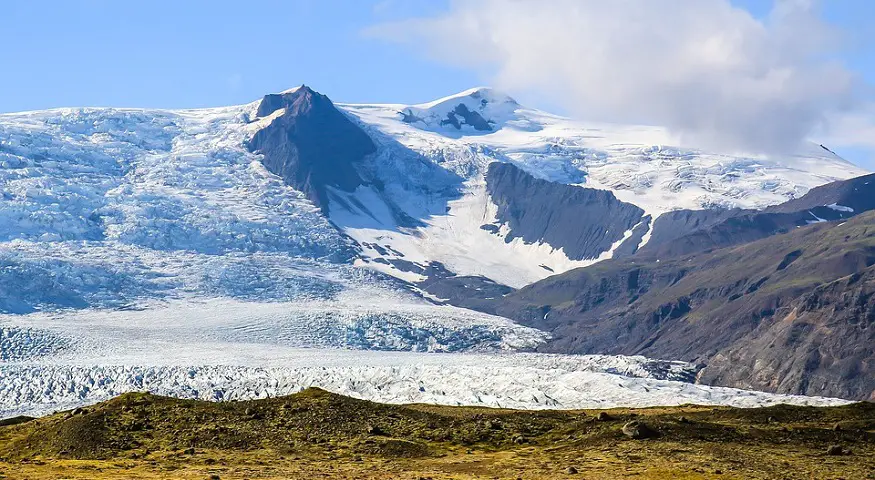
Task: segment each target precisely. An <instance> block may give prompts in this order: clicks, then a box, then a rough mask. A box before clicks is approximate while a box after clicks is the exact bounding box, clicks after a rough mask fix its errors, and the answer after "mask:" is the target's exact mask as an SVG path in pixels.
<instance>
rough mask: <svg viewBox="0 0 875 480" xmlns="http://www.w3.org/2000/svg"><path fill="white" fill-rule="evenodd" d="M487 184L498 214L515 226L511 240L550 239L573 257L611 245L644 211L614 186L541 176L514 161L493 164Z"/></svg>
mask: <svg viewBox="0 0 875 480" xmlns="http://www.w3.org/2000/svg"><path fill="white" fill-rule="evenodd" d="M486 189H487V191H488V192H489V195H490V196H491V197H492V200H493V201H494V202H495V204H496V205H498V220H499V221H500V222H501V223H504V224H507V226H508V227H510V233H509V234H508V236H507V240H508V241H511V240H513V239H514V238H522V239H523V240H524V241H525V242H527V243H537V242H545V243H548V244H550V245H551V246H553V247H554V248H562V249H563V250H564V251H565V254H566V255H567V256H568V257H569V258H571V259H573V260H582V259H587V258H596V257H598V256H599V255H601V254H602V253H603V252H606V251H608V250H610V249H611V247H612V246H613V244H614V243H616V242H617V241H619V240H622V239H623V238H624V236H625V234H626V232H627V231H629V230H631V229H633V228H634V227H635V226H636V225H638V224H639V223H641V222H642V217H643V216H644V210H642V209H640V208H638V207H637V206H635V205H632V204H629V203H624V202H621V201H619V200H617V198H616V197H615V196H614V194H613V193H611V192H609V191H606V190H596V189H592V188H582V187H577V186H573V185H565V184H561V183H554V182H549V181H546V180H540V179H538V178H535V177H533V176H531V175H529V174H528V173H526V172H524V171H523V170H521V169H520V168H518V167H516V166H514V165H512V164H509V163H493V164H491V165H489V169H488V171H487V174H486ZM641 235H643V232H642V233H641ZM633 237H634V235H633ZM630 240H631V239H630ZM638 240H639V241H640V236H639V238H638ZM635 246H636V247H637V243H635Z"/></svg>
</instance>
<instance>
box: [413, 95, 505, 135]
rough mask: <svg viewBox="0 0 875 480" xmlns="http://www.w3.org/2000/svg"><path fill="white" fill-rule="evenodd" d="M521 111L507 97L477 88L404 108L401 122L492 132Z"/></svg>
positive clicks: (431, 126) (421, 125)
mask: <svg viewBox="0 0 875 480" xmlns="http://www.w3.org/2000/svg"><path fill="white" fill-rule="evenodd" d="M519 108H521V107H520V104H518V103H517V102H516V100H514V99H513V98H511V97H510V96H509V95H506V94H504V93H501V92H499V91H497V90H494V89H492V88H488V87H477V88H472V89H469V90H465V91H464V92H461V93H457V94H455V95H450V96H448V97H444V98H440V99H437V100H435V101H432V102H427V103H421V104H419V105H411V106H407V107H404V108H403V109H402V110H401V112H400V114H401V121H403V122H404V123H409V124H412V125H415V126H420V127H423V128H426V129H438V130H441V129H450V130H456V131H464V132H467V133H469V134H470V133H476V132H492V131H495V130H497V129H499V128H501V127H502V126H503V125H504V123H506V122H507V121H510V120H513V119H515V118H516V115H515V113H516V110H517V109H519Z"/></svg>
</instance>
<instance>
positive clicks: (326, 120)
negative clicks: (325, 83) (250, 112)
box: [249, 86, 376, 211]
mask: <svg viewBox="0 0 875 480" xmlns="http://www.w3.org/2000/svg"><path fill="white" fill-rule="evenodd" d="M280 109H282V110H283V113H282V114H280V115H278V116H277V117H276V118H274V119H273V120H272V121H271V122H270V124H269V125H267V126H266V127H264V128H263V129H261V130H259V131H258V132H257V133H256V134H255V135H254V136H253V137H252V139H251V140H250V142H249V149H250V151H252V152H255V153H260V154H262V155H264V158H263V159H262V163H264V166H265V167H266V168H267V169H268V170H269V171H270V172H271V173H274V174H277V175H279V176H281V177H282V178H283V180H285V182H286V183H287V184H289V185H291V186H293V187H295V189H297V190H300V191H302V192H304V194H306V195H307V197H308V198H309V199H310V200H311V201H313V203H315V204H316V205H317V206H319V207H321V208H322V210H323V211H326V210H327V207H328V197H327V195H328V191H327V187H334V188H339V189H341V190H346V191H352V190H355V188H356V187H358V186H359V185H361V184H362V183H363V181H362V179H361V178H360V177H359V174H358V172H357V171H356V164H357V163H358V162H359V161H361V160H362V158H363V157H364V156H366V155H368V154H371V153H373V152H375V151H376V146H375V145H374V143H373V142H372V141H371V139H370V137H368V135H367V133H365V132H364V131H363V130H362V129H361V128H359V127H358V126H357V125H356V124H354V123H353V122H352V121H350V120H349V119H348V118H347V117H346V115H344V114H343V113H341V112H340V111H339V110H337V108H335V107H334V104H332V103H331V100H329V99H328V97H326V96H324V95H321V94H319V93H317V92H314V91H313V90H311V89H310V88H309V87H306V86H301V87H300V88H298V89H297V90H294V91H291V92H288V93H283V94H274V95H267V96H265V97H264V99H263V100H262V101H261V104H260V105H259V107H258V112H257V116H258V117H266V116H269V115H272V114H275V113H276V111H277V110H280Z"/></svg>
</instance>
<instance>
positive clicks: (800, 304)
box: [701, 267, 875, 400]
mask: <svg viewBox="0 0 875 480" xmlns="http://www.w3.org/2000/svg"><path fill="white" fill-rule="evenodd" d="M873 359H875V268H871V267H870V268H867V269H865V270H863V271H862V272H860V273H855V274H853V275H850V276H847V277H843V278H840V279H838V280H836V281H834V282H831V283H828V284H826V285H823V286H821V287H818V288H816V289H815V290H814V291H812V292H810V293H807V294H805V295H802V296H801V297H799V298H797V299H795V300H794V301H793V302H791V303H790V304H789V305H787V306H786V307H783V308H781V309H780V310H779V311H778V312H776V314H775V315H774V316H773V317H772V318H770V319H769V320H768V321H764V322H763V323H762V324H760V326H759V327H758V328H757V329H755V330H754V331H752V332H751V333H750V334H749V335H747V336H746V337H744V338H742V339H741V340H740V341H738V342H736V344H734V345H733V346H731V347H729V348H728V349H726V350H724V351H722V352H720V353H719V354H718V355H716V356H715V357H714V358H713V359H711V360H710V362H709V364H708V367H707V368H705V369H704V370H703V371H702V374H701V379H702V380H703V381H705V382H713V383H720V384H730V385H745V386H747V387H749V388H755V389H769V390H774V391H788V392H795V393H802V394H805V395H824V394H830V393H834V392H841V393H843V394H844V395H846V396H849V397H850V398H856V399H866V400H875V375H873V374H872V373H873V366H872V363H873Z"/></svg>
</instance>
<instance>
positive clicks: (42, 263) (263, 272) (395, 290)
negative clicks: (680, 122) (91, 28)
mask: <svg viewBox="0 0 875 480" xmlns="http://www.w3.org/2000/svg"><path fill="white" fill-rule="evenodd" d="M862 173H864V172H863V171H862V170H860V169H859V168H857V167H855V166H854V165H852V164H850V163H848V162H846V161H844V160H842V159H841V158H839V157H837V156H836V155H834V154H832V153H831V152H829V151H828V150H826V149H825V148H823V147H820V146H817V145H811V146H809V147H807V149H806V150H805V151H803V152H794V153H788V154H787V155H783V156H770V157H756V156H744V155H735V156H733V155H724V154H716V153H709V152H707V151H703V150H700V149H695V148H689V147H683V148H682V147H679V146H677V145H676V142H674V141H673V140H672V138H671V137H670V136H669V135H668V133H667V132H666V131H665V130H662V129H659V128H650V127H624V126H616V125H590V124H586V123H581V122H577V121H574V120H570V119H567V118H563V117H559V116H555V115H551V114H548V113H545V112H541V111H537V110H533V109H529V108H526V107H523V106H521V105H519V104H518V103H517V102H516V101H515V100H513V99H512V98H510V97H508V96H507V95H504V94H501V93H498V92H495V91H493V90H491V89H485V88H478V89H473V90H469V91H466V92H463V93H461V94H458V95H453V96H450V97H446V98H443V99H440V100H437V101H434V102H430V103H425V104H420V105H358V104H355V105H354V104H340V105H335V104H334V103H332V102H331V101H330V100H329V99H328V98H327V97H325V96H323V95H321V94H319V93H317V92H315V91H313V90H312V89H310V88H308V87H304V86H302V87H300V88H295V89H291V90H288V91H285V92H282V93H279V94H271V95H267V96H265V97H264V98H263V99H260V100H258V101H255V102H252V103H250V104H246V105H239V106H231V107H223V108H212V109H201V110H142V109H113V108H78V109H56V110H48V111H39V112H23V113H15V114H2V115H0V194H2V199H0V286H2V288H0V370H2V372H3V375H2V378H3V380H2V381H0V409H2V410H5V411H7V412H14V411H42V410H40V409H45V408H48V407H47V406H46V405H68V404H72V403H77V402H78V403H83V402H90V401H96V400H100V399H103V398H105V397H106V396H108V395H111V394H113V393H118V392H121V391H126V390H131V389H137V388H153V389H156V391H160V392H162V393H174V394H179V395H184V396H196V397H204V398H206V397H208V396H209V395H211V393H209V392H213V391H219V392H225V393H228V392H236V393H233V396H234V397H235V398H250V397H258V396H264V395H269V394H272V393H276V392H291V391H294V390H295V389H298V388H300V387H302V386H307V385H317V384H318V385H324V386H329V387H332V388H334V389H335V390H339V391H343V392H347V393H354V394H357V395H359V396H362V397H364V398H373V399H376V400H390V401H408V400H409V401H440V402H442V403H469V404H484V405H515V406H521V407H527V408H528V407H533V408H543V407H545V406H565V407H568V406H583V405H617V404H630V405H633V404H657V403H665V402H666V398H669V397H671V398H675V399H678V401H680V400H681V399H682V400H683V401H690V402H693V401H700V402H704V403H732V402H735V404H744V405H747V404H751V405H753V404H767V403H771V402H774V401H779V400H780V401H793V402H796V403H806V402H809V401H814V402H821V403H822V402H826V403H830V402H834V400H823V399H821V400H816V401H815V400H808V399H804V398H789V399H784V398H783V397H774V396H768V395H765V394H756V395H753V396H752V397H749V398H747V397H745V398H747V400H744V401H741V400H738V399H739V398H742V397H744V395H745V394H744V393H742V392H739V391H729V390H725V391H724V390H715V389H710V388H709V387H695V388H692V387H689V386H686V384H677V382H669V383H659V382H662V381H664V380H677V378H674V377H671V376H670V375H668V374H665V372H662V373H660V372H656V373H653V374H652V375H651V376H652V378H650V379H649V380H648V381H647V382H642V381H637V380H636V381H630V382H626V383H623V382H621V383H620V388H619V390H617V389H616V388H614V386H613V385H615V384H616V382H617V374H624V375H626V376H628V372H626V370H628V369H629V368H632V367H630V365H632V366H634V365H638V364H640V363H641V362H645V360H641V359H639V360H617V359H616V358H615V357H605V358H602V359H599V360H597V361H595V363H597V364H599V365H603V366H604V365H607V367H604V368H601V367H599V368H595V367H593V368H592V369H590V370H594V371H595V372H596V373H597V375H596V377H597V378H589V377H586V378H583V377H578V371H579V370H580V369H585V368H590V367H580V366H579V365H578V366H572V367H568V368H565V367H563V369H564V370H563V369H559V370H557V369H556V367H555V363H556V362H560V363H561V362H566V361H567V362H572V363H573V362H577V361H578V359H576V358H577V357H574V358H571V357H568V358H564V357H556V358H558V360H557V359H551V360H549V361H544V362H543V364H542V366H529V367H525V368H522V367H520V365H519V362H520V361H518V360H516V359H515V358H516V357H514V356H513V355H510V356H508V357H500V359H499V357H495V356H490V357H476V359H475V360H471V361H470V362H468V363H465V364H464V365H462V366H459V367H458V368H456V369H455V370H453V369H450V370H446V369H445V370H443V371H444V372H445V373H446V374H447V375H451V376H452V377H453V378H456V379H457V380H454V382H455V383H453V384H452V385H449V384H448V385H447V386H446V388H445V392H443V393H441V394H440V395H439V394H437V393H432V392H433V391H435V390H436V389H438V387H439V386H440V385H438V383H439V382H438V380H436V379H437V378H438V377H437V376H436V375H437V374H436V373H435V371H436V370H433V369H429V368H425V367H423V366H422V365H423V362H424V360H423V358H426V357H416V358H414V360H413V361H412V364H411V360H409V358H410V357H404V358H403V359H401V360H399V361H398V362H395V363H391V362H390V364H388V365H384V364H381V363H380V362H379V361H377V362H376V364H374V361H375V358H376V357H373V356H372V357H368V361H369V362H371V363H370V364H359V363H358V357H357V358H356V359H353V360H352V361H351V362H353V363H354V364H355V366H356V369H347V370H344V372H345V373H343V374H341V373H337V372H327V373H326V372H325V371H322V372H321V373H318V374H317V373H314V372H317V370H318V367H319V366H320V364H319V363H318V362H316V363H315V364H312V363H309V364H307V369H305V370H299V369H292V370H289V369H285V370H283V369H279V370H275V371H274V370H271V371H267V370H264V369H261V367H262V366H263V365H265V364H266V362H268V360H269V359H276V358H280V359H282V358H286V357H288V356H289V355H292V356H294V355H303V356H308V355H311V354H313V352H319V351H321V350H314V349H325V348H328V349H336V348H345V349H371V350H382V351H386V350H407V351H417V352H478V353H483V352H495V351H504V352H507V351H519V350H527V349H532V348H534V347H536V346H538V345H540V344H542V343H543V342H545V341H546V340H547V337H548V334H546V333H545V332H543V331H540V330H537V329H534V328H528V327H524V326H522V325H519V324H517V323H514V322H512V321H510V320H508V319H506V318H502V317H498V316H494V315H489V314H485V313H478V312H473V311H470V310H466V309H463V308H458V307H452V306H448V305H443V304H441V303H442V302H441V298H439V297H440V296H439V295H437V296H436V295H435V294H433V293H428V292H429V291H431V290H429V289H428V288H427V285H428V283H429V282H435V281H441V280H443V279H451V278H466V279H469V280H471V282H473V283H466V284H464V285H462V286H461V287H459V288H466V289H472V290H477V291H478V292H479V294H480V295H481V296H483V297H489V296H496V297H500V296H502V295H505V294H506V293H507V292H508V291H510V290H511V287H521V286H523V285H526V284H529V283H531V282H534V281H536V280H539V279H543V278H545V277H547V276H550V275H553V274H557V273H561V272H564V271H566V270H569V269H571V268H574V267H578V266H584V265H588V264H591V263H593V262H596V261H598V260H603V259H607V258H611V257H615V256H622V255H629V254H631V253H634V252H635V251H636V250H637V249H639V248H640V247H641V246H643V245H645V244H646V243H647V242H648V241H649V239H650V236H651V234H652V231H653V225H654V222H655V219H656V218H657V217H658V216H659V215H662V214H664V213H665V212H668V211H672V210H675V209H681V208H685V209H702V208H706V207H713V206H727V207H729V206H732V207H745V208H761V207H765V206H768V205H773V204H777V203H781V202H783V201H786V200H788V199H790V198H795V197H799V196H801V195H802V194H804V193H805V192H807V191H808V190H809V189H811V188H812V187H815V186H817V185H821V184H824V183H828V182H831V181H833V180H837V179H844V178H849V177H853V176H857V175H860V174H862ZM301 348H304V349H309V350H305V351H304V353H300V352H298V349H301ZM330 351H331V352H336V350H330ZM290 352H291V353H290ZM295 352H297V353H295ZM331 355H334V353H332V354H331ZM399 358H400V357H399ZM429 358H431V357H429ZM447 358H453V359H455V358H456V357H441V360H439V363H446V362H447V361H450V362H454V361H456V360H447ZM464 358H474V357H464ZM563 358H564V360H563ZM435 361H438V360H435ZM481 361H484V362H487V363H490V365H488V366H482V368H480V369H479V370H476V369H474V368H473V366H472V365H474V364H476V363H477V362H481ZM526 361H528V360H526ZM617 362H619V363H620V364H621V365H624V367H622V368H620V370H622V371H617V370H616V368H615V367H616V365H615V364H616V363H617ZM268 363H269V362H268ZM425 363H428V362H425ZM60 364H63V365H64V367H63V368H62V367H58V365H60ZM119 365H124V367H121V366H119ZM411 365H412V366H411ZM544 365H546V366H544ZM574 365H577V364H574ZM347 366H348V365H347ZM377 367H379V368H377ZM401 367H404V368H401ZM454 368H455V367H454ZM624 369H625V370H624ZM353 370H354V371H353ZM466 373H467V374H473V373H476V374H477V375H478V376H479V377H478V378H481V379H483V378H493V379H494V381H491V382H489V383H488V384H484V386H483V388H482V389H481V390H476V391H475V390H471V389H470V388H468V386H467V383H469V382H470V380H471V379H470V378H468V379H467V380H466V379H465V378H463V377H464V375H463V374H466ZM344 375H346V376H344ZM399 375H401V376H404V378H400V377H399ZM520 376H521V377H520ZM378 377H379V378H378ZM35 378H36V379H38V381H37V382H36V383H34V379H35ZM399 378H400V379H399ZM378 380H379V381H378ZM651 380H652V381H653V382H656V383H648V382H649V381H651ZM375 382H376V383H379V384H380V385H384V386H385V387H386V388H385V389H384V390H381V389H380V388H378V389H376V390H374V389H373V388H372V387H373V385H375ZM381 382H382V383H381ZM436 382H438V383H436ZM477 382H480V380H477ZM569 382H572V383H574V382H576V383H574V384H575V385H578V386H579V388H578V387H575V388H574V389H571V390H569V389H568V388H566V387H564V386H563V385H567V384H569ZM624 382H625V381H624ZM475 383H476V382H475ZM33 385H38V388H35V387H34V386H33ZM368 385H370V386H368ZM609 385H610V386H611V388H608V386H609ZM381 388H382V387H381ZM651 390H653V393H652V394H650V393H649V392H651ZM596 391H597V392H602V393H599V395H602V397H599V398H597V399H592V398H591V397H592V395H593V392H596ZM417 392H419V393H417ZM425 392H428V393H425ZM446 392H450V393H446ZM642 392H645V393H647V394H646V395H645V393H642ZM225 393H223V395H224V394H225ZM228 395H232V394H231V393H228ZM523 397H525V398H523ZM558 397H561V401H556V402H554V403H549V402H548V403H549V404H545V403H543V401H545V399H546V398H558ZM528 398H535V399H536V401H535V403H534V404H533V403H532V402H531V401H529V400H528ZM474 399H476V401H475V400H474ZM587 399H588V400H587ZM636 399H637V400H636ZM593 402H594V403H593ZM604 402H607V403H604ZM612 402H613V403H612ZM28 405H29V406H28ZM34 405H36V406H34ZM39 405H42V406H39ZM44 407H45V408H44Z"/></svg>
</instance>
